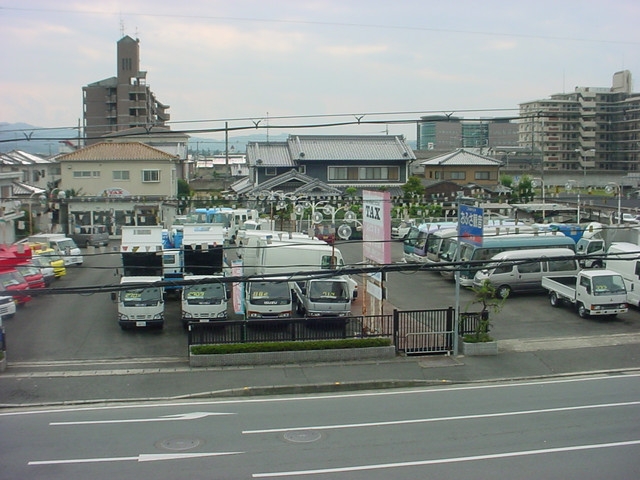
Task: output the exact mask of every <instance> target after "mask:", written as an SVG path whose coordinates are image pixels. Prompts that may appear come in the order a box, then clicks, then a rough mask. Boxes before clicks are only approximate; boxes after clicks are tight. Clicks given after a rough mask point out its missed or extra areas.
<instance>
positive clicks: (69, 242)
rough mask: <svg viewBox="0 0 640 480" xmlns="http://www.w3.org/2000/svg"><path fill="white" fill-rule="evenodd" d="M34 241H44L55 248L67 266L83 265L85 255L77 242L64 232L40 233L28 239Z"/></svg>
mask: <svg viewBox="0 0 640 480" xmlns="http://www.w3.org/2000/svg"><path fill="white" fill-rule="evenodd" d="M27 240H28V241H29V242H33V243H44V244H46V245H49V246H50V247H51V248H53V249H54V250H55V251H56V253H58V254H59V255H60V256H61V257H62V259H63V260H64V264H65V266H69V265H82V263H83V262H84V257H83V256H82V252H81V251H80V248H79V247H78V245H76V242H74V241H73V239H71V238H69V237H66V236H65V235H64V234H63V233H38V234H36V235H31V236H29V238H28V239H27Z"/></svg>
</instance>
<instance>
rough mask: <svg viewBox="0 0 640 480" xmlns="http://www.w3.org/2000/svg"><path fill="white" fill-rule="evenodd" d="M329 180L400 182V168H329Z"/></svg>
mask: <svg viewBox="0 0 640 480" xmlns="http://www.w3.org/2000/svg"><path fill="white" fill-rule="evenodd" d="M328 178H329V180H331V181H341V180H354V181H367V180H398V179H399V178H400V170H399V168H398V167H329V175H328Z"/></svg>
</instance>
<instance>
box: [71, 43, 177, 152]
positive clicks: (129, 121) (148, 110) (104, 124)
mask: <svg viewBox="0 0 640 480" xmlns="http://www.w3.org/2000/svg"><path fill="white" fill-rule="evenodd" d="M117 58H118V66H117V76H116V77H111V78H107V79H105V80H100V81H98V82H95V83H91V84H89V85H87V86H85V87H82V95H83V98H82V103H83V121H84V134H85V142H86V144H87V145H91V144H94V143H97V142H99V141H101V139H100V137H101V136H102V135H106V134H109V133H114V132H118V131H120V130H126V129H129V128H134V127H145V128H147V129H148V128H150V127H153V126H164V125H165V122H167V121H169V113H168V112H167V110H169V105H165V104H163V103H161V102H160V101H159V100H158V99H157V98H156V97H155V95H154V94H153V92H152V91H151V89H150V88H149V86H148V85H147V84H146V80H147V72H144V71H141V70H140V41H139V40H138V39H136V40H134V39H133V38H131V37H129V36H128V35H127V36H124V37H123V38H121V39H120V40H119V41H118V47H117Z"/></svg>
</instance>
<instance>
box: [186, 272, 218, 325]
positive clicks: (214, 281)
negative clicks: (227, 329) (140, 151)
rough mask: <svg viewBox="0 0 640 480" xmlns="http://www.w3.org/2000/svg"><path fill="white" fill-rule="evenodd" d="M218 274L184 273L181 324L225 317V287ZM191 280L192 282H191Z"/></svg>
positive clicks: (210, 320)
mask: <svg viewBox="0 0 640 480" xmlns="http://www.w3.org/2000/svg"><path fill="white" fill-rule="evenodd" d="M220 278H221V277H220V276H213V277H212V276H209V275H185V276H184V280H185V285H184V286H183V288H182V325H183V327H184V328H185V329H186V328H188V327H189V323H190V322H199V323H202V322H214V321H222V320H226V319H227V303H228V301H227V287H226V285H225V284H224V283H223V282H220V281H219V280H220ZM191 282H193V283H191Z"/></svg>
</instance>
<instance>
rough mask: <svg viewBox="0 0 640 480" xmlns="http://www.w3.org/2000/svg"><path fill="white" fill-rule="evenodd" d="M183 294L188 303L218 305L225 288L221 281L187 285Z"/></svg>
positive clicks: (223, 295)
mask: <svg viewBox="0 0 640 480" xmlns="http://www.w3.org/2000/svg"><path fill="white" fill-rule="evenodd" d="M183 295H184V299H185V300H186V301H187V303H189V304H190V305H220V304H221V303H222V301H223V300H224V298H225V288H224V285H223V284H221V283H206V284H198V285H188V286H186V287H184V289H183Z"/></svg>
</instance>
